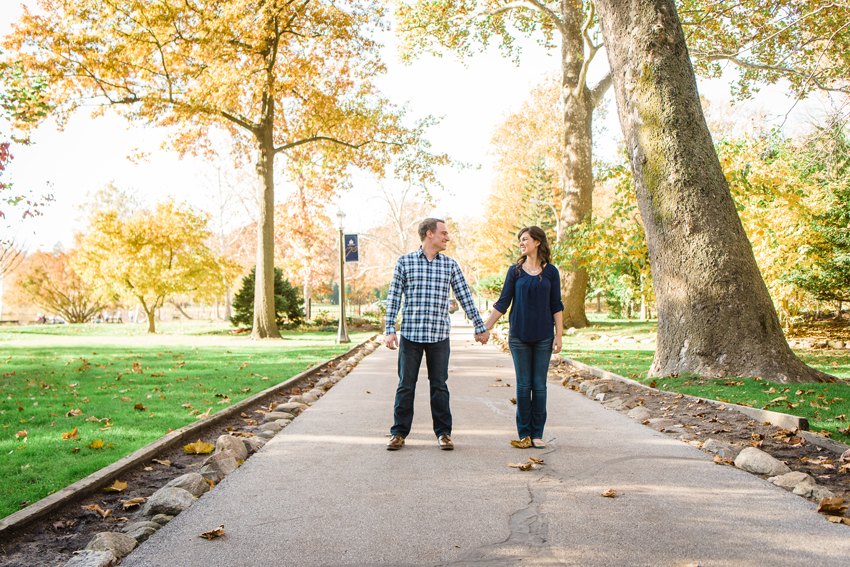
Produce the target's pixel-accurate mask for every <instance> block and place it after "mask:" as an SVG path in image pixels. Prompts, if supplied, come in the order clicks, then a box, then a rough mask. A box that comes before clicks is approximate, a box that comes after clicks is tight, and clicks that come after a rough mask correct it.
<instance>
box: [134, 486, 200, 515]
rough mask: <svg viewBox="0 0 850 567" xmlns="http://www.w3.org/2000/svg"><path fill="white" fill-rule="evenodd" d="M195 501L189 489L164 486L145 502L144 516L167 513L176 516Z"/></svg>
mask: <svg viewBox="0 0 850 567" xmlns="http://www.w3.org/2000/svg"><path fill="white" fill-rule="evenodd" d="M194 502H195V497H194V496H192V495H191V494H190V493H189V491H188V490H184V489H182V488H176V487H173V486H169V487H164V486H163V487H162V488H160V489H159V490H157V491H156V492H154V493H153V495H152V496H151V497H150V498H148V501H147V502H145V507H144V508H143V509H142V515H143V516H155V515H157V514H167V515H169V516H176V515H177V514H179V513H180V512H182V511H183V510H185V509H186V508H188V507H189V506H191V505H192V504H193V503H194Z"/></svg>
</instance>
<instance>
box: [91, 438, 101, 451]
mask: <svg viewBox="0 0 850 567" xmlns="http://www.w3.org/2000/svg"><path fill="white" fill-rule="evenodd" d="M88 448H89V449H103V441H102V440H101V439H95V440H94V441H92V442H91V443H89V445H88Z"/></svg>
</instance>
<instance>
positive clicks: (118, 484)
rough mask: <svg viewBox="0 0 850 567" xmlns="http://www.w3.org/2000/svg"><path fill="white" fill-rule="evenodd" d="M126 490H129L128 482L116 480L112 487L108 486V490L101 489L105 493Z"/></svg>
mask: <svg viewBox="0 0 850 567" xmlns="http://www.w3.org/2000/svg"><path fill="white" fill-rule="evenodd" d="M126 488H127V483H126V482H121V481H120V480H116V481H115V482H114V483H112V484H111V485H110V486H107V487H106V488H101V490H103V491H104V492H121V491H122V490H125V489H126Z"/></svg>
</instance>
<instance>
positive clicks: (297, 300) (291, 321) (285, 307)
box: [230, 266, 304, 328]
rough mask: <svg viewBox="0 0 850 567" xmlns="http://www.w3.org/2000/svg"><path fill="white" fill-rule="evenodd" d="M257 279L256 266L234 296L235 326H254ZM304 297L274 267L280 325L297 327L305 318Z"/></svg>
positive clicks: (275, 292)
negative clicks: (255, 285)
mask: <svg viewBox="0 0 850 567" xmlns="http://www.w3.org/2000/svg"><path fill="white" fill-rule="evenodd" d="M256 279H257V268H256V266H255V267H253V268H251V272H250V273H249V274H248V275H247V276H245V278H243V280H242V289H240V290H239V291H238V292H237V293H236V295H235V296H233V316H232V317H231V318H230V322H231V323H232V324H233V326H234V327H249V328H253V327H254V284H255V281H256ZM303 303H304V299H303V298H302V297H301V294H300V293H298V288H296V287H294V286H293V285H292V284H291V283H289V280H285V279H283V271H282V270H281V269H280V268H275V269H274V314H275V322H276V323H277V326H278V327H295V326H297V325H299V324H300V323H301V321H302V319H303V318H304V311H303V309H302V305H303Z"/></svg>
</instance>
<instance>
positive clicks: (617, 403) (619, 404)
mask: <svg viewBox="0 0 850 567" xmlns="http://www.w3.org/2000/svg"><path fill="white" fill-rule="evenodd" d="M602 405H603V406H605V407H606V408H608V409H613V410H619V409H623V408H624V406H625V405H626V400H624V399H623V398H614V399H612V400H608V401H607V402H605V403H603V404H602Z"/></svg>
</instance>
